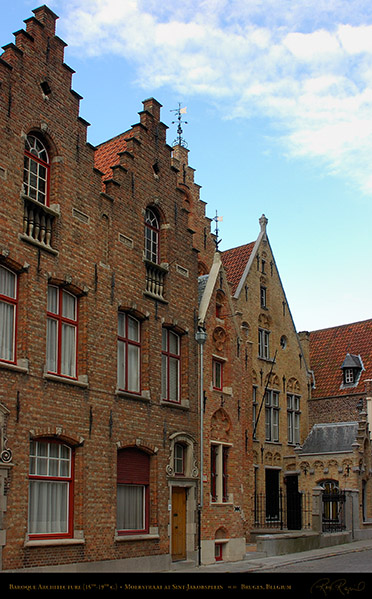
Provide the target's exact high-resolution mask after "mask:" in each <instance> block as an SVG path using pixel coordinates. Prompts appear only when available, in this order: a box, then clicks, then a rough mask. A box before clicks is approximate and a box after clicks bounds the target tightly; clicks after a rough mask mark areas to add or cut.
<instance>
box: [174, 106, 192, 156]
mask: <svg viewBox="0 0 372 599" xmlns="http://www.w3.org/2000/svg"><path fill="white" fill-rule="evenodd" d="M171 112H175V113H176V114H177V121H178V126H177V134H178V137H176V139H175V140H174V142H173V145H174V146H177V145H178V146H183V147H184V148H187V142H186V141H185V140H184V139H183V137H182V133H183V131H182V115H183V114H186V106H185V107H184V108H181V103H180V102H178V108H175V109H174V110H171ZM175 123H176V121H172V125H174V124H175ZM184 124H185V125H187V124H188V123H187V121H184Z"/></svg>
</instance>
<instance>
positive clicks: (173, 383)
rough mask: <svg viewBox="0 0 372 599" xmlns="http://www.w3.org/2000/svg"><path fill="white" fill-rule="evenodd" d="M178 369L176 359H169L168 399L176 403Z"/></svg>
mask: <svg viewBox="0 0 372 599" xmlns="http://www.w3.org/2000/svg"><path fill="white" fill-rule="evenodd" d="M178 367H179V362H178V359H176V358H169V399H170V400H171V401H178V390H179V376H178Z"/></svg>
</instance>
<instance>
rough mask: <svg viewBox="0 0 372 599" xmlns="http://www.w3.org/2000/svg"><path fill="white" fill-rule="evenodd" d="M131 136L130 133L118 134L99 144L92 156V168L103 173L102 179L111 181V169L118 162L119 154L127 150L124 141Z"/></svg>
mask: <svg viewBox="0 0 372 599" xmlns="http://www.w3.org/2000/svg"><path fill="white" fill-rule="evenodd" d="M131 136H132V131H126V132H125V133H120V134H119V135H117V136H116V137H113V138H112V139H109V140H108V141H105V142H103V143H102V144H99V145H98V146H97V147H96V152H95V155H94V166H95V167H96V168H98V170H100V171H101V172H102V173H103V179H104V180H106V179H111V177H112V171H111V167H112V166H116V165H118V164H119V162H120V156H119V153H120V152H124V151H125V150H126V148H127V144H126V140H127V139H129V138H130V137H131Z"/></svg>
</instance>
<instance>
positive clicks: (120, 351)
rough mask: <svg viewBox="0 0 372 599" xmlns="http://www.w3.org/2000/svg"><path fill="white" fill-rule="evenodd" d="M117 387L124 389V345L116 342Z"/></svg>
mask: <svg viewBox="0 0 372 599" xmlns="http://www.w3.org/2000/svg"><path fill="white" fill-rule="evenodd" d="M118 386H119V389H125V343H124V342H123V341H118Z"/></svg>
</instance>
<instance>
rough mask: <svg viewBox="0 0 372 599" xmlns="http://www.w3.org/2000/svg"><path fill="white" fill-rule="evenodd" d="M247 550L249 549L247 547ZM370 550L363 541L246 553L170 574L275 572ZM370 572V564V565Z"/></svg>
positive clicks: (369, 543)
mask: <svg viewBox="0 0 372 599" xmlns="http://www.w3.org/2000/svg"><path fill="white" fill-rule="evenodd" d="M248 549H249V547H248ZM365 549H372V539H366V540H363V541H353V542H352V543H344V544H342V545H334V546H331V547H324V548H321V549H313V550H311V551H301V552H298V553H289V554H286V555H276V556H272V557H265V556H263V555H262V554H256V553H255V551H254V550H253V551H247V553H246V556H245V559H243V560H241V561H238V562H216V563H215V564H210V565H206V566H204V565H201V566H196V567H187V566H185V567H181V566H180V567H179V568H178V569H175V570H171V572H172V573H175V574H176V573H177V572H179V573H181V574H183V573H185V572H190V573H191V572H192V573H193V574H194V573H195V574H196V573H199V572H200V573H206V574H207V573H208V574H213V573H216V574H217V573H218V574H220V573H221V574H222V573H238V572H242V573H246V572H275V570H276V568H277V567H280V566H282V565H288V564H296V563H301V562H303V561H308V560H316V559H321V558H324V557H331V556H334V555H340V554H343V553H352V552H355V551H363V550H365ZM371 572H372V564H371Z"/></svg>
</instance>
